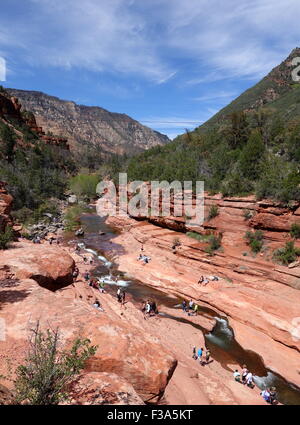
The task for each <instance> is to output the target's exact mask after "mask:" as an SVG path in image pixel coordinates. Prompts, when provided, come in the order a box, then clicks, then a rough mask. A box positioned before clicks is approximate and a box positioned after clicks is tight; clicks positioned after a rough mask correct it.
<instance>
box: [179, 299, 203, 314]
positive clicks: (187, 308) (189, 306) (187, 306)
mask: <svg viewBox="0 0 300 425" xmlns="http://www.w3.org/2000/svg"><path fill="white" fill-rule="evenodd" d="M181 308H182V311H183V312H185V313H187V314H188V316H192V315H195V316H197V314H198V310H199V305H198V304H196V303H195V302H194V301H193V300H190V301H189V303H187V302H186V301H185V300H183V301H182V303H181Z"/></svg>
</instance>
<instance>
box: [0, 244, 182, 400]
mask: <svg viewBox="0 0 300 425" xmlns="http://www.w3.org/2000/svg"><path fill="white" fill-rule="evenodd" d="M73 264H74V261H73V259H72V257H70V256H69V255H68V254H67V253H66V252H65V251H64V250H63V249H60V248H52V247H50V246H43V245H39V246H33V245H32V244H31V243H28V242H26V243H23V244H15V246H14V247H13V248H12V249H11V250H8V251H6V252H5V253H2V254H1V257H0V270H1V269H4V268H6V272H7V273H8V272H9V273H10V284H5V286H4V287H3V288H1V290H0V297H1V298H0V301H1V317H2V318H3V320H4V321H5V338H4V341H2V342H1V346H0V355H1V356H2V357H3V356H4V357H7V358H10V359H11V361H12V363H13V365H14V366H15V365H17V364H19V363H20V362H22V361H23V359H24V353H25V352H26V345H27V337H28V332H29V330H30V328H31V327H32V326H33V325H34V323H36V321H39V322H40V324H41V326H42V327H43V328H49V327H51V328H55V327H59V329H60V331H61V336H62V339H63V340H64V342H65V343H66V344H69V343H70V342H71V341H73V340H74V339H75V338H76V337H78V336H82V337H88V338H90V339H91V342H92V344H94V345H98V350H97V353H96V354H95V356H94V357H93V358H91V359H90V360H89V362H88V365H87V371H88V372H92V373H94V372H97V373H98V372H101V373H102V372H104V373H109V374H111V373H112V374H115V375H118V376H119V377H121V378H120V383H119V384H120V385H119V386H118V389H116V387H117V385H116V378H115V377H114V375H113V376H112V377H111V378H108V377H107V376H105V375H97V377H96V378H97V380H96V381H94V382H93V384H92V377H93V375H89V376H85V377H84V381H83V382H84V383H83V384H79V387H80V388H81V389H82V388H83V387H85V388H90V389H91V390H93V392H94V396H95V399H97V400H95V402H96V403H97V402H99V403H102V402H103V401H104V402H105V400H106V402H107V401H109V394H106V395H105V394H102V393H103V392H104V393H105V392H106V393H108V392H111V393H114V394H116V393H118V394H117V395H116V396H114V397H116V400H115V401H116V402H118V401H119V402H120V401H122V400H123V402H125V401H126V400H127V401H128V400H129V402H138V403H141V399H140V397H141V398H142V399H143V400H145V401H147V400H150V399H151V400H152V401H155V400H157V399H158V398H160V397H161V396H162V395H163V392H164V389H165V387H166V385H167V383H168V381H169V379H170V377H171V376H172V373H173V371H174V369H175V367H176V360H175V358H174V357H173V356H172V355H171V354H170V353H169V352H168V351H167V350H166V349H165V348H164V347H163V346H162V345H161V344H160V342H159V340H158V338H157V337H155V336H153V335H151V334H149V333H146V334H145V333H144V332H143V330H142V328H141V327H140V326H138V325H135V324H132V323H128V322H126V321H124V320H121V316H120V313H116V312H114V311H110V313H109V314H106V313H104V312H99V311H97V310H96V309H95V308H94V307H92V305H91V304H90V303H91V301H90V302H89V303H87V301H86V300H84V299H82V298H80V297H76V290H75V289H74V286H72V285H71V286H68V287H66V289H65V290H64V291H63V292H61V290H59V288H62V287H63V286H65V284H66V283H69V276H70V273H71V271H72V268H73ZM0 277H1V276H0ZM2 277H3V276H2ZM2 282H4V283H5V282H7V279H5V280H4V279H2ZM4 283H3V284H4ZM50 283H52V286H51V287H50V286H49V285H50ZM40 284H42V285H43V286H46V287H47V289H46V287H43V286H40ZM49 287H50V289H53V291H49V289H48V288H49ZM55 289H56V290H55ZM115 302H116V301H115ZM116 303H117V302H116ZM0 367H1V372H5V371H4V370H3V368H5V362H3V363H2V366H0ZM103 376H104V377H105V379H103V381H102V377H103ZM100 379H101V385H100ZM97 382H98V383H99V387H98V386H97ZM107 386H108V389H107V390H105V388H106V387H107ZM91 387H93V388H91ZM110 387H111V390H109V388H110ZM97 388H98V390H99V391H98V393H96V394H95V391H96V389H97ZM133 388H134V390H133ZM79 392H80V391H79ZM135 392H136V393H137V394H138V395H139V396H137V394H136V393H135ZM101 394H102V395H101ZM74 397H75V396H74ZM75 400H76V398H75ZM77 401H78V402H80V403H84V404H85V403H89V402H91V400H90V399H89V401H88V400H87V399H86V398H84V394H81V395H80V396H79V398H78V400H77Z"/></svg>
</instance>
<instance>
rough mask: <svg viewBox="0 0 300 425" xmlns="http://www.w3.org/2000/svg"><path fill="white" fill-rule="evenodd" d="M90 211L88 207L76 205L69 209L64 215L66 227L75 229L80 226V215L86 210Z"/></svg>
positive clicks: (70, 229)
mask: <svg viewBox="0 0 300 425" xmlns="http://www.w3.org/2000/svg"><path fill="white" fill-rule="evenodd" d="M88 211H90V210H89V209H88V208H87V207H84V206H81V205H74V206H73V207H70V208H68V209H67V211H66V212H65V215H64V224H65V229H66V230H69V231H73V230H75V229H76V228H78V227H79V226H80V216H81V214H83V213H84V212H88Z"/></svg>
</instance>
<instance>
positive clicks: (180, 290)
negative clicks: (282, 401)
mask: <svg viewBox="0 0 300 425" xmlns="http://www.w3.org/2000/svg"><path fill="white" fill-rule="evenodd" d="M108 222H109V223H110V224H111V225H112V226H115V227H116V228H118V229H120V230H122V233H121V234H120V235H119V236H117V237H116V238H115V239H114V243H115V244H119V245H121V246H122V247H123V248H124V252H123V253H122V255H118V253H116V261H117V262H118V264H119V268H120V270H122V271H126V272H127V273H128V274H129V275H133V276H135V277H136V278H138V279H140V280H142V281H143V282H146V283H147V284H148V285H151V286H154V287H159V288H162V289H163V290H165V291H168V292H169V293H174V294H178V295H180V296H181V297H185V298H187V299H188V298H193V299H195V300H198V301H199V302H202V303H205V304H206V305H208V306H211V307H213V308H214V309H216V310H217V311H219V312H223V313H225V314H226V315H227V316H228V317H229V318H230V324H231V326H232V328H233V330H234V331H235V338H236V340H237V341H238V342H239V343H240V344H241V345H242V346H243V347H244V348H245V349H249V350H253V351H255V352H256V353H258V354H259V355H261V356H262V358H263V359H264V361H265V364H266V366H267V367H268V368H270V369H271V370H272V371H274V372H276V373H278V374H279V375H281V376H283V377H285V378H286V379H287V380H288V381H290V382H292V383H294V384H295V385H297V386H298V387H299V386H300V379H299V376H300V369H299V347H300V346H299V344H300V340H299V338H296V336H297V335H296V332H297V329H295V326H296V324H295V320H294V319H295V318H297V317H298V318H299V316H300V311H299V305H300V303H299V301H300V293H299V291H298V290H297V289H295V288H294V287H291V286H290V285H285V284H282V283H279V282H278V281H277V280H274V279H272V277H273V274H274V269H275V268H278V266H276V265H274V264H271V263H270V262H267V261H264V260H260V259H257V258H253V257H252V258H251V257H250V256H249V257H246V260H245V259H244V256H242V255H241V253H239V256H237V255H235V256H234V255H233V254H231V255H230V253H229V254H228V251H227V249H226V246H225V247H224V245H223V247H224V248H223V252H220V253H216V255H214V256H208V255H207V254H206V253H205V252H204V250H203V247H202V245H201V243H198V242H197V241H195V240H193V239H192V238H189V237H187V236H186V235H184V234H182V233H179V232H175V231H173V230H170V229H166V228H162V227H158V226H155V225H153V224H151V223H149V222H148V221H136V220H134V219H131V218H124V217H123V218H120V217H110V218H109V219H108ZM175 237H176V238H179V240H180V243H181V245H180V247H179V248H178V249H177V251H176V254H174V252H173V250H172V245H173V241H174V238H175ZM240 243H241V242H240ZM142 245H143V248H144V252H145V253H146V254H147V255H149V256H150V257H151V261H150V262H149V263H148V264H146V265H145V266H144V265H142V263H141V262H139V261H137V257H138V255H139V253H140V248H141V246H142ZM229 246H232V245H231V244H229ZM244 248H245V245H244ZM234 249H235V245H233V246H232V251H234ZM232 251H231V253H232ZM246 261H247V266H246ZM259 269H260V270H261V269H263V270H264V272H259ZM283 269H288V268H287V267H286V268H283ZM284 272H285V270H284V271H283V273H284ZM201 275H204V276H215V275H216V276H218V277H219V278H220V279H219V280H218V281H210V282H209V284H208V285H206V286H203V285H199V284H198V283H197V282H198V279H199V277H200V276H201ZM287 359H288V360H287Z"/></svg>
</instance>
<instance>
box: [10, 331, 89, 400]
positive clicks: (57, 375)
mask: <svg viewBox="0 0 300 425" xmlns="http://www.w3.org/2000/svg"><path fill="white" fill-rule="evenodd" d="M58 346H59V331H58V329H56V330H50V329H47V331H46V332H43V331H42V330H41V329H40V325H39V323H37V325H36V327H35V329H33V330H32V334H31V337H30V340H29V349H28V353H27V357H26V359H25V364H24V365H20V366H19V367H18V368H17V370H16V379H15V393H16V402H17V403H21V404H33V405H55V404H58V403H60V402H62V401H64V400H67V399H68V391H69V387H70V385H71V384H72V383H73V382H74V380H75V378H76V377H77V376H78V374H79V373H80V372H81V370H82V369H84V367H85V363H86V361H87V360H88V359H89V358H90V357H91V356H93V355H94V354H95V353H96V350H97V347H96V346H93V345H91V344H90V340H89V339H82V338H77V339H76V340H75V341H74V342H73V345H72V347H71V349H69V350H59V347H58Z"/></svg>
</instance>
